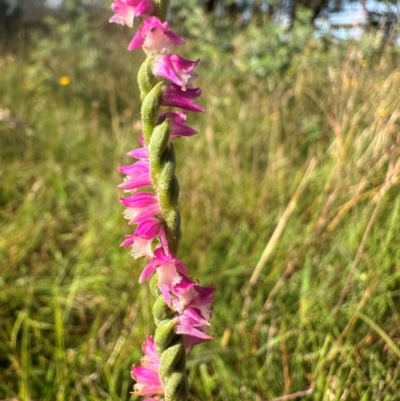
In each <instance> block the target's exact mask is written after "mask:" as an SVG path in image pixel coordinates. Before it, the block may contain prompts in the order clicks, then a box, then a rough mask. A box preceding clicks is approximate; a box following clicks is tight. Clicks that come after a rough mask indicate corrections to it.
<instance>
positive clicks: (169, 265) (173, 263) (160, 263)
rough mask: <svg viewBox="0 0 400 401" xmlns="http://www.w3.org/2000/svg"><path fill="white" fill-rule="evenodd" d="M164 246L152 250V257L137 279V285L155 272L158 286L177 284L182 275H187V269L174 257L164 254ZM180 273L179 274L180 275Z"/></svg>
mask: <svg viewBox="0 0 400 401" xmlns="http://www.w3.org/2000/svg"><path fill="white" fill-rule="evenodd" d="M165 249H167V251H168V248H166V247H165V246H164V247H159V248H157V249H155V250H154V257H153V258H152V259H151V260H150V261H149V263H148V264H147V265H146V267H145V268H144V269H143V272H142V274H141V275H140V278H139V283H143V281H146V280H148V279H149V278H150V277H151V276H152V275H153V274H154V273H155V272H156V270H157V273H158V285H159V287H160V288H162V286H163V285H168V284H177V283H179V281H181V279H182V275H183V274H189V270H188V268H187V267H186V266H185V265H184V264H183V263H182V262H181V261H180V260H179V259H178V258H177V257H176V256H174V255H172V254H171V253H168V254H167V253H166V251H165ZM180 273H181V274H180Z"/></svg>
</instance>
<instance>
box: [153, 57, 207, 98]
mask: <svg viewBox="0 0 400 401" xmlns="http://www.w3.org/2000/svg"><path fill="white" fill-rule="evenodd" d="M199 62H200V59H199V60H196V61H190V60H186V59H184V58H183V57H181V56H178V55H176V54H166V55H164V56H158V57H156V59H155V60H154V64H153V73H154V75H156V76H159V77H162V78H166V79H169V80H170V81H172V82H173V83H174V84H176V85H179V86H180V87H181V88H182V90H183V91H185V90H186V88H187V87H189V88H191V87H192V80H193V79H195V78H197V74H196V73H195V72H194V71H193V69H194V67H196V65H197V64H199Z"/></svg>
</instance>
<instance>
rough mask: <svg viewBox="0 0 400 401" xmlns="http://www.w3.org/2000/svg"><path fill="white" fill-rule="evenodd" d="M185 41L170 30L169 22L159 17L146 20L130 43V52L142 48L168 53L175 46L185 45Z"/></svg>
mask: <svg viewBox="0 0 400 401" xmlns="http://www.w3.org/2000/svg"><path fill="white" fill-rule="evenodd" d="M184 43H185V41H184V40H183V39H182V38H181V37H180V36H178V35H177V34H176V33H174V32H172V31H171V30H170V29H169V25H168V22H161V21H160V20H159V19H158V18H157V17H149V18H147V19H145V20H144V21H143V23H142V25H141V26H140V27H139V29H138V31H137V32H136V34H135V36H134V37H133V39H132V40H131V43H129V46H128V50H136V49H140V48H141V47H142V48H143V49H144V50H146V51H148V52H158V53H161V54H164V53H168V52H169V51H170V50H171V47H172V46H173V45H183V44H184Z"/></svg>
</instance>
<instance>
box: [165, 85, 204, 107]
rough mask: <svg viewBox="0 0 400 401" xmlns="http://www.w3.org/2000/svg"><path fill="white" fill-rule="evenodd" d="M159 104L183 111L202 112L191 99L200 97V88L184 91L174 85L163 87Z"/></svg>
mask: <svg viewBox="0 0 400 401" xmlns="http://www.w3.org/2000/svg"><path fill="white" fill-rule="evenodd" d="M162 91H163V95H162V99H161V104H162V105H163V106H171V107H179V108H180V109H183V110H188V111H197V112H203V111H204V109H203V108H202V107H200V106H199V105H198V104H197V103H195V102H194V101H193V100H192V99H195V98H196V97H199V96H200V95H201V89H200V88H187V89H186V90H185V91H183V90H182V89H181V87H180V86H178V85H175V84H169V85H164V86H163V87H162Z"/></svg>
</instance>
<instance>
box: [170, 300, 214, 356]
mask: <svg viewBox="0 0 400 401" xmlns="http://www.w3.org/2000/svg"><path fill="white" fill-rule="evenodd" d="M209 325H210V323H209V321H208V320H206V319H203V318H202V316H201V315H200V313H199V312H198V311H197V310H196V309H195V308H186V309H185V311H184V312H183V313H182V314H181V315H179V316H178V321H177V323H176V326H175V332H176V333H177V334H182V335H183V345H184V347H185V349H188V348H190V347H193V346H194V345H196V344H200V343H202V342H205V341H208V340H212V338H213V337H212V336H210V335H209V334H208V333H207V331H208V326H209Z"/></svg>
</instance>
